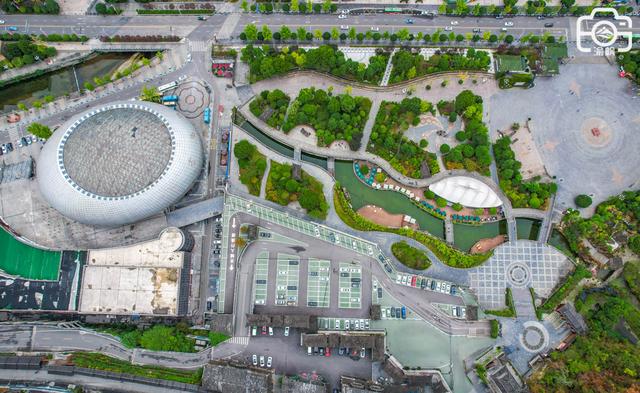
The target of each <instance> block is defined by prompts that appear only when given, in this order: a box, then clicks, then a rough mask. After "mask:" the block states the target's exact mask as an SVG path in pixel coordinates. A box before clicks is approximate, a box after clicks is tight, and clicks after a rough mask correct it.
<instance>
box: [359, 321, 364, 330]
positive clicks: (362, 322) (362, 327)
mask: <svg viewBox="0 0 640 393" xmlns="http://www.w3.org/2000/svg"><path fill="white" fill-rule="evenodd" d="M360 329H362V330H364V319H361V320H360Z"/></svg>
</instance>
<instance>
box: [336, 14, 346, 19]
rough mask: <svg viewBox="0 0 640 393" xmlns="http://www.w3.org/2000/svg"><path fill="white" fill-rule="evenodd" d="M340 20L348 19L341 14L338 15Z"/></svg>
mask: <svg viewBox="0 0 640 393" xmlns="http://www.w3.org/2000/svg"><path fill="white" fill-rule="evenodd" d="M338 19H347V15H346V14H340V15H338Z"/></svg>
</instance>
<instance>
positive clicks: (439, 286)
mask: <svg viewBox="0 0 640 393" xmlns="http://www.w3.org/2000/svg"><path fill="white" fill-rule="evenodd" d="M441 288H442V284H441V283H440V281H438V282H437V283H436V291H438V292H440V289H441Z"/></svg>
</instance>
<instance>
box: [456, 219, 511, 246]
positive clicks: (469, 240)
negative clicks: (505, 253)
mask: <svg viewBox="0 0 640 393" xmlns="http://www.w3.org/2000/svg"><path fill="white" fill-rule="evenodd" d="M506 234H507V221H506V220H500V221H493V222H489V223H486V224H482V225H467V224H453V240H454V245H455V246H456V247H457V248H459V249H460V250H462V251H465V252H468V251H469V250H470V249H471V247H473V245H474V244H476V242H478V241H479V240H482V239H487V238H491V237H496V236H498V235H506Z"/></svg>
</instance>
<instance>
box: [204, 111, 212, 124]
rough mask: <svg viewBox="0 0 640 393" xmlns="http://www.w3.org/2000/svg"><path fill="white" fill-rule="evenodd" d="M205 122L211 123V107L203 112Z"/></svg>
mask: <svg viewBox="0 0 640 393" xmlns="http://www.w3.org/2000/svg"><path fill="white" fill-rule="evenodd" d="M203 120H204V124H209V123H210V122H211V108H206V109H205V110H204V114H203Z"/></svg>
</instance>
